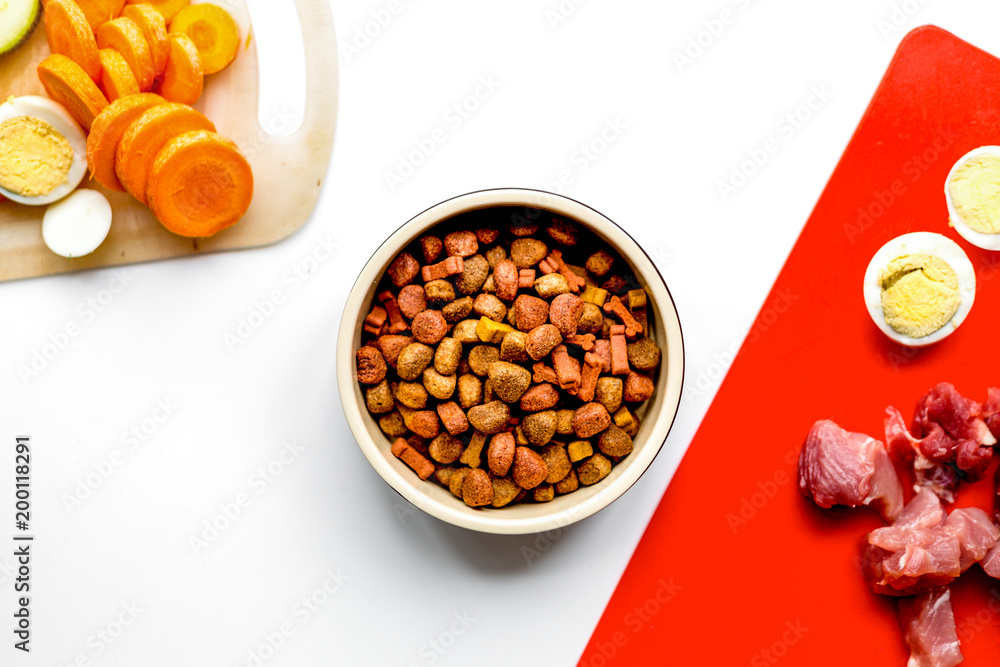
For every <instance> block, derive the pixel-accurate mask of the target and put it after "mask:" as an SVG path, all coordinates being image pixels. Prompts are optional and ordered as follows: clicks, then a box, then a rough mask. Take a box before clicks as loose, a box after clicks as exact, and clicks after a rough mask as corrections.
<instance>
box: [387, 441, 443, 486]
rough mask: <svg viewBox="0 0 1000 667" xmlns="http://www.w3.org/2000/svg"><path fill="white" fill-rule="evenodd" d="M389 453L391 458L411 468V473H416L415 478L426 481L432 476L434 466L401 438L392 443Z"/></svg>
mask: <svg viewBox="0 0 1000 667" xmlns="http://www.w3.org/2000/svg"><path fill="white" fill-rule="evenodd" d="M390 451H392V455H393V456H395V457H396V458H398V459H399V460H400V461H402V462H403V463H405V464H406V465H408V466H410V467H411V468H413V472H415V473H417V477H419V478H420V479H427V478H428V477H430V476H431V475H433V474H434V464H433V463H431V462H430V461H429V460H428V459H427V457H425V456H424V455H423V454H421V453H420V452H418V451H417V450H415V449H414V448H413V447H411V446H410V443H408V442H407V441H406V440H404V439H403V438H396V442H394V443H392V447H391V448H390Z"/></svg>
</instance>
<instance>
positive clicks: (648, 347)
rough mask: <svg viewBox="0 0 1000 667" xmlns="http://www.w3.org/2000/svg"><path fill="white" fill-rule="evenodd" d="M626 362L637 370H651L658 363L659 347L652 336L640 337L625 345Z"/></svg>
mask: <svg viewBox="0 0 1000 667" xmlns="http://www.w3.org/2000/svg"><path fill="white" fill-rule="evenodd" d="M627 351H628V363H629V365H630V366H632V368H634V369H635V370H637V371H652V370H655V369H656V367H657V366H659V365H660V347H659V346H658V345H657V344H656V341H654V340H653V339H652V338H640V339H639V340H637V341H635V342H634V343H629V344H628V346H627Z"/></svg>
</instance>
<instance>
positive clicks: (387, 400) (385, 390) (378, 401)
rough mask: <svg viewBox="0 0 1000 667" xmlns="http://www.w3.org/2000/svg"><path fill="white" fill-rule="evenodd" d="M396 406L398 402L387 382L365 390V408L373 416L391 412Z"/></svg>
mask: <svg viewBox="0 0 1000 667" xmlns="http://www.w3.org/2000/svg"><path fill="white" fill-rule="evenodd" d="M395 406H396V401H395V399H393V397H392V389H390V388H389V382H388V381H387V380H382V381H381V382H379V383H378V384H377V385H374V386H372V387H368V389H366V390H365V407H367V408H368V412H370V413H372V414H373V415H381V414H384V413H386V412H389V411H391V410H392V409H393V408H394V407H395Z"/></svg>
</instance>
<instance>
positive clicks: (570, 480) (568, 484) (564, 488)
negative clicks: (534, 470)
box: [553, 470, 580, 496]
mask: <svg viewBox="0 0 1000 667" xmlns="http://www.w3.org/2000/svg"><path fill="white" fill-rule="evenodd" d="M553 488H554V489H555V490H556V493H558V494H559V495H561V496H563V495H566V494H567V493H573V492H574V491H576V490H577V489H579V488H580V479H579V478H578V477H577V476H576V471H575V470H570V471H569V474H568V475H566V476H565V477H563V478H562V479H561V480H560V481H558V482H556V483H555V484H554V485H553Z"/></svg>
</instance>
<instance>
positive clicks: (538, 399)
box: [520, 382, 559, 412]
mask: <svg viewBox="0 0 1000 667" xmlns="http://www.w3.org/2000/svg"><path fill="white" fill-rule="evenodd" d="M557 403H559V390H558V389H556V388H555V385H553V384H549V383H548V382H543V383H542V384H536V385H535V386H533V387H531V388H530V389H528V391H526V392H524V396H522V397H521V401H520V405H521V409H522V410H524V411H525V412H541V411H542V410H549V409H551V408H554V407H555V406H556V404H557Z"/></svg>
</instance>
